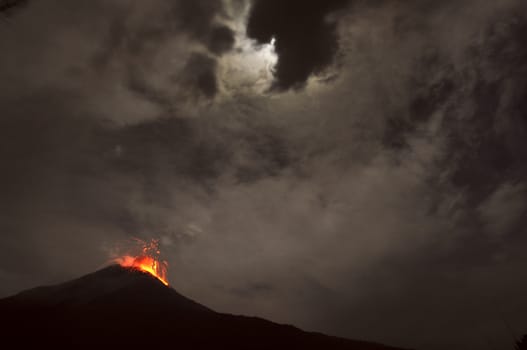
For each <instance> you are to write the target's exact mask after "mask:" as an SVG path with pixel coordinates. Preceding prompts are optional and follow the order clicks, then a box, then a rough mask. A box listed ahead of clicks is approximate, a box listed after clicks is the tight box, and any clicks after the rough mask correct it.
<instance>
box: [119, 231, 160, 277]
mask: <svg viewBox="0 0 527 350" xmlns="http://www.w3.org/2000/svg"><path fill="white" fill-rule="evenodd" d="M136 241H137V242H138V243H139V244H141V245H142V249H141V254H140V255H138V256H131V255H125V256H122V257H119V258H116V259H115V260H114V262H115V263H117V264H119V265H121V266H123V267H127V268H133V269H137V270H140V271H144V272H147V273H149V274H151V275H152V276H154V277H155V278H157V279H158V280H160V281H161V282H163V284H164V285H165V286H168V279H167V268H168V263H167V262H166V261H164V260H160V258H159V256H160V253H161V252H160V251H159V240H155V239H154V240H152V241H151V242H145V241H142V240H139V239H136Z"/></svg>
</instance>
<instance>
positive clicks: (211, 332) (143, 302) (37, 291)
mask: <svg viewBox="0 0 527 350" xmlns="http://www.w3.org/2000/svg"><path fill="white" fill-rule="evenodd" d="M0 318H1V320H2V324H1V328H0V339H2V340H3V341H4V344H6V343H7V344H17V346H16V348H26V347H35V346H39V347H40V348H42V347H43V348H47V347H48V346H50V347H52V348H85V347H99V348H107V347H123V346H124V347H127V348H132V349H137V348H140V347H152V346H162V347H163V348H167V347H173V348H179V349H327V350H331V349H349V350H389V349H392V350H396V348H392V347H387V346H383V345H379V344H374V343H368V342H361V341H353V340H348V339H343V338H337V337H330V336H326V335H323V334H319V333H311V332H304V331H302V330H300V329H298V328H295V327H293V326H290V325H281V324H277V323H273V322H270V321H266V320H264V319H260V318H256V317H246V316H237V315H230V314H223V313H218V312H215V311H213V310H211V309H209V308H207V307H205V306H203V305H200V304H198V303H196V302H194V301H192V300H190V299H188V298H186V297H185V296H183V295H181V294H179V293H178V292H177V291H176V290H174V289H173V288H171V287H168V286H166V285H165V284H164V283H162V282H161V281H160V280H158V279H156V278H155V277H153V276H152V275H151V274H148V273H145V272H142V271H139V270H137V269H132V268H126V267H121V266H118V265H115V266H109V267H107V268H104V269H102V270H99V271H97V272H94V273H92V274H89V275H86V276H84V277H81V278H78V279H75V280H72V281H69V282H66V283H63V284H59V285H55V286H46V287H38V288H34V289H30V290H27V291H24V292H21V293H19V294H17V295H14V296H11V297H8V298H5V299H0Z"/></svg>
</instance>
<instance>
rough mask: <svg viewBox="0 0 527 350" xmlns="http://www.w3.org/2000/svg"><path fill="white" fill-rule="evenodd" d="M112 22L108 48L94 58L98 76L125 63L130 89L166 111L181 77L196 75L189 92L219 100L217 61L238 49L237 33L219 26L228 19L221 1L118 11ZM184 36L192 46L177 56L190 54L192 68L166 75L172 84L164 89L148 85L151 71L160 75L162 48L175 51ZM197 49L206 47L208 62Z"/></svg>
mask: <svg viewBox="0 0 527 350" xmlns="http://www.w3.org/2000/svg"><path fill="white" fill-rule="evenodd" d="M113 17H114V18H111V17H110V20H112V22H111V23H110V25H109V30H108V33H107V35H106V39H105V42H104V45H103V46H102V47H101V48H100V50H99V51H98V52H97V53H96V54H95V55H94V57H93V63H94V67H95V69H96V70H97V71H99V72H100V71H104V70H105V69H115V67H112V66H111V65H112V63H113V64H114V65H115V63H116V62H120V63H121V64H122V63H124V64H125V65H126V67H127V71H128V75H129V77H128V79H127V80H128V81H129V83H130V87H131V88H132V89H133V90H134V91H135V92H137V93H142V94H144V97H145V98H146V99H148V100H150V101H151V102H153V103H160V105H161V106H162V107H163V108H166V107H167V105H170V103H167V100H172V102H173V100H174V97H175V96H174V91H173V90H176V89H177V87H176V86H175V85H172V83H173V80H174V77H177V76H179V75H182V74H184V75H187V76H190V75H193V74H195V75H197V77H195V78H192V79H188V78H187V79H182V80H184V84H185V86H186V88H187V89H188V88H190V89H192V88H195V91H196V92H197V94H198V95H202V96H204V97H206V98H212V97H214V96H215V95H216V92H217V90H218V88H217V82H216V62H215V60H216V58H215V57H214V55H216V56H221V55H222V54H224V53H225V52H228V51H229V50H230V49H231V48H232V47H233V45H234V33H233V31H232V30H231V29H230V28H229V27H228V26H226V25H224V24H221V23H220V22H219V19H221V17H225V13H224V9H223V4H222V2H221V1H219V0H213V1H154V2H151V3H149V4H145V5H141V6H139V11H138V10H137V6H135V7H134V6H131V5H130V6H123V7H122V8H119V9H117V10H115V15H114V16H113ZM182 36H183V37H186V38H187V39H188V40H189V42H187V43H185V44H183V45H184V46H183V47H181V48H179V50H180V51H181V52H180V53H175V55H181V54H185V53H186V54H188V55H189V56H190V57H188V58H187V60H188V63H187V65H186V66H185V67H183V68H182V70H181V69H174V71H173V72H166V73H165V74H167V75H168V79H167V82H166V83H165V84H163V86H159V83H158V82H157V85H158V86H156V85H154V84H153V83H151V82H149V80H151V78H150V75H151V70H157V69H158V67H156V66H155V65H156V62H154V61H153V58H155V56H156V55H158V54H159V52H162V48H163V47H166V46H170V45H173V44H174V43H176V42H178V40H181V37H182ZM196 45H202V46H204V47H205V48H206V49H207V50H208V51H209V52H210V55H211V56H210V57H208V58H207V56H206V55H205V54H202V53H197V52H194V51H195V50H196V47H193V46H196ZM167 63H169V62H167ZM198 66H199V69H198ZM153 96H160V98H153ZM161 96H164V97H161ZM168 107H171V106H168ZM169 109H170V108H169Z"/></svg>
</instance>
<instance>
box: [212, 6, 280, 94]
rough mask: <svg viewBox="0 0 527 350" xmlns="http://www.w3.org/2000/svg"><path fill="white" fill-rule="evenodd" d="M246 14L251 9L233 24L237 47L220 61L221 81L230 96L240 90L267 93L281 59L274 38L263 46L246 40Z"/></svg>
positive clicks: (244, 12)
mask: <svg viewBox="0 0 527 350" xmlns="http://www.w3.org/2000/svg"><path fill="white" fill-rule="evenodd" d="M247 13H248V8H246V9H245V10H244V11H243V14H242V15H241V16H240V15H239V16H237V20H236V21H235V22H234V23H231V24H230V25H231V27H232V28H233V30H234V31H235V34H236V37H235V39H236V43H235V48H234V50H232V51H231V52H230V53H228V54H226V55H225V56H224V57H222V60H221V65H220V71H221V74H220V78H221V82H222V85H223V87H224V90H225V92H226V93H227V94H230V93H232V92H234V91H236V90H240V89H242V90H244V91H252V92H257V93H262V92H264V91H266V90H267V89H268V88H269V87H270V86H271V82H272V80H273V71H274V67H275V65H276V62H277V60H278V57H277V55H276V52H275V43H276V39H275V38H272V39H271V41H270V42H269V43H267V44H263V45H258V44H257V43H256V42H255V41H254V40H251V39H249V38H247V35H246V31H245V29H246V25H245V22H246V18H247Z"/></svg>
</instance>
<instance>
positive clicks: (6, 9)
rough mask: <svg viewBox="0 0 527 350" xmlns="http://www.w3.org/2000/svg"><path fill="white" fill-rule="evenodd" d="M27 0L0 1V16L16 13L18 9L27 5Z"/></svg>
mask: <svg viewBox="0 0 527 350" xmlns="http://www.w3.org/2000/svg"><path fill="white" fill-rule="evenodd" d="M27 1H28V0H1V1H0V14H3V15H7V16H9V15H11V14H12V13H13V11H16V10H17V9H19V8H20V7H22V6H24V5H26V4H27Z"/></svg>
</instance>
